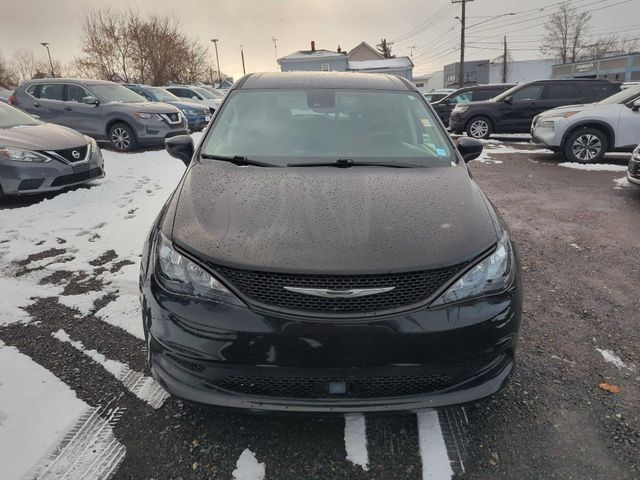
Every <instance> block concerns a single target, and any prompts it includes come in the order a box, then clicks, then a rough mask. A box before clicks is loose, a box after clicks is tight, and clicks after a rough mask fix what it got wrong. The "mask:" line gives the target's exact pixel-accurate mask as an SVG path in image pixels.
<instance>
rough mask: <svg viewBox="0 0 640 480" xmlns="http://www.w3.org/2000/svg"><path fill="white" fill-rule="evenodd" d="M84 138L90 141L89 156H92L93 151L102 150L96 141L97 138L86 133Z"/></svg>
mask: <svg viewBox="0 0 640 480" xmlns="http://www.w3.org/2000/svg"><path fill="white" fill-rule="evenodd" d="M84 138H85V139H86V140H87V142H89V156H91V154H92V153H93V152H98V151H100V149H99V148H98V142H96V139H95V138H93V137H89V136H88V135H84Z"/></svg>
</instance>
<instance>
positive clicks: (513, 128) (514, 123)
mask: <svg viewBox="0 0 640 480" xmlns="http://www.w3.org/2000/svg"><path fill="white" fill-rule="evenodd" d="M619 91H620V85H618V84H615V83H611V82H609V81H607V80H583V79H579V80H575V79H574V80H540V81H537V82H531V83H525V84H523V85H518V86H516V87H513V88H511V89H509V90H507V91H506V92H503V93H502V94H500V95H498V96H497V97H495V98H493V99H491V100H489V101H486V102H471V103H467V104H466V105H458V106H457V107H456V108H454V109H453V112H452V113H451V119H450V122H449V128H450V130H451V131H452V132H454V133H463V132H467V135H469V136H470V137H473V138H489V136H490V135H491V134H492V133H529V131H530V130H531V122H532V121H533V118H534V117H535V116H536V115H538V114H540V113H542V112H544V111H546V110H551V109H552V108H556V107H563V106H565V105H576V104H584V103H593V102H597V101H599V100H602V99H604V98H607V97H609V96H611V95H613V94H614V93H616V92H619Z"/></svg>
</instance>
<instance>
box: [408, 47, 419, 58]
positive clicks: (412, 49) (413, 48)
mask: <svg viewBox="0 0 640 480" xmlns="http://www.w3.org/2000/svg"><path fill="white" fill-rule="evenodd" d="M407 48H408V49H409V50H410V52H411V53H409V56H410V57H411V58H413V51H414V50H415V49H416V48H418V47H417V46H415V45H411V46H410V47H407Z"/></svg>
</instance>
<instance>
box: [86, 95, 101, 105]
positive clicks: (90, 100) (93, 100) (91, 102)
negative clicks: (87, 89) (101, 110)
mask: <svg viewBox="0 0 640 480" xmlns="http://www.w3.org/2000/svg"><path fill="white" fill-rule="evenodd" d="M82 103H86V104H87V105H100V102H99V101H98V99H97V98H96V97H92V96H88V97H82Z"/></svg>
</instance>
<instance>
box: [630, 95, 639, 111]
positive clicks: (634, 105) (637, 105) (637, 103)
mask: <svg viewBox="0 0 640 480" xmlns="http://www.w3.org/2000/svg"><path fill="white" fill-rule="evenodd" d="M631 110H633V111H634V112H637V111H638V110H640V98H639V99H638V100H636V101H635V102H633V107H631Z"/></svg>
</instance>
